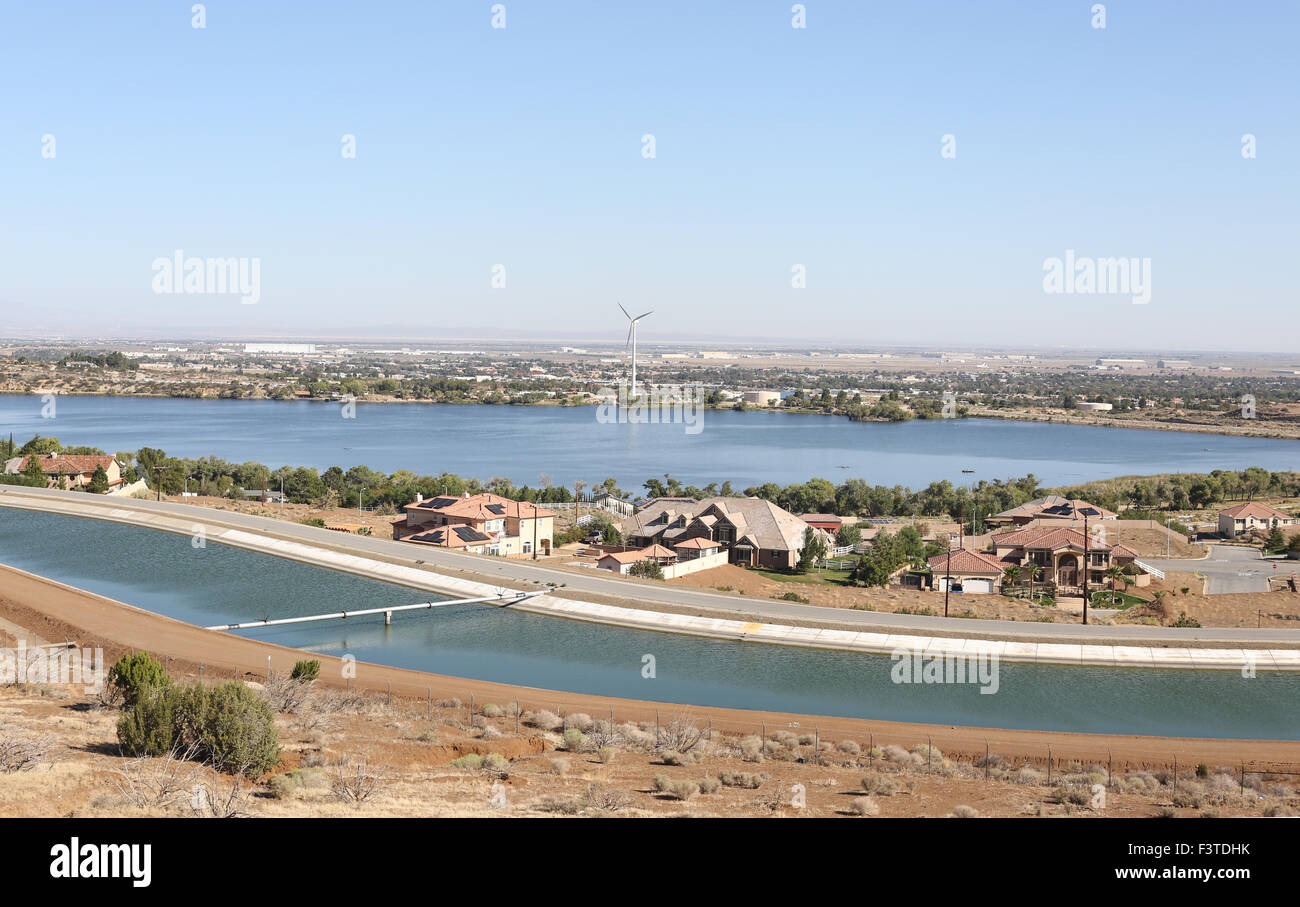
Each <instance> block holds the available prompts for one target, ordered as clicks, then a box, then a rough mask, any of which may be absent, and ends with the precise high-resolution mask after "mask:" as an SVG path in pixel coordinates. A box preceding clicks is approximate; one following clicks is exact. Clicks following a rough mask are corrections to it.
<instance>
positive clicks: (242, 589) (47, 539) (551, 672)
mask: <svg viewBox="0 0 1300 907" xmlns="http://www.w3.org/2000/svg"><path fill="white" fill-rule="evenodd" d="M0 563H5V564H8V565H10V566H14V567H18V568H20V569H23V570H27V571H29V572H32V573H37V574H40V575H42V576H47V577H50V578H52V579H55V580H58V581H60V582H64V583H69V584H71V585H74V586H78V587H81V588H84V589H89V590H90V591H92V592H97V593H99V594H101V595H106V596H109V597H111V598H115V599H118V600H120V601H125V602H129V603H131V604H133V605H137V606H139V607H142V608H147V609H149V610H151V611H155V612H158V613H160V614H165V615H168V616H169V617H174V618H177V619H180V620H184V621H188V622H190V623H194V624H200V625H203V626H211V625H216V624H223V623H234V622H237V621H246V620H257V619H260V618H263V617H290V616H295V615H305V614H318V613H324V612H329V611H340V610H352V609H360V608H376V607H380V606H382V605H398V604H413V603H417V602H421V601H428V600H429V599H430V596H429V594H428V593H426V592H421V591H418V590H414V589H407V588H405V587H402V586H395V585H392V584H389V583H383V582H379V581H376V580H369V579H364V578H361V577H357V576H352V575H350V574H346V573H338V572H335V571H331V570H326V569H323V568H319V567H313V566H310V565H307V564H300V563H297V562H294V561H287V560H283V559H281V558H276V557H272V556H270V555H264V554H258V553H255V552H250V551H245V550H243V549H240V548H232V547H229V546H226V545H222V544H219V543H216V542H212V541H210V540H209V541H208V543H207V546H206V547H205V548H202V549H196V548H194V547H193V546H192V545H191V543H190V538H189V537H188V536H183V535H177V534H173V533H168V532H162V531H159V530H154V529H143V528H139V527H135V526H127V525H123V524H118V523H110V522H104V521H100V520H93V519H86V518H81V517H69V516H62V515H56V514H46V513H39V512H32V511H23V510H15V509H11V508H3V507H0ZM245 635H247V636H250V637H255V638H258V639H264V640H268V641H271V642H276V643H279V644H281V645H287V646H296V647H300V648H304V649H310V650H312V651H316V652H322V653H327V654H332V655H343V654H349V653H350V654H352V655H354V656H356V658H357V659H358V660H360V661H369V662H374V663H378V664H386V665H395V666H398V667H404V668H415V669H418V670H424V671H433V672H437V673H442V674H451V675H457V676H464V677H468V678H475V679H480V680H487V681H498V682H502V683H512V684H523V685H527V686H533V687H541V688H546V689H556V690H565V691H571V692H580V693H595V694H602V695H609V696H620V697H630V698H637V699H648V700H656V701H661V702H675V703H691V704H696V705H714V706H727V707H733V708H750V709H760V708H761V709H772V710H777V711H790V712H802V713H808V714H822V715H843V716H850V717H858V718H874V719H888V720H893V721H920V722H927V723H937V724H965V725H976V726H987V727H1004V728H1037V729H1043V730H1055V731H1097V732H1114V733H1133V734H1157V735H1176V736H1186V735H1194V736H1207V737H1258V738H1270V739H1297V738H1300V676H1297V675H1295V674H1268V673H1261V674H1260V675H1259V676H1258V677H1256V678H1253V679H1245V678H1242V677H1241V675H1240V673H1239V672H1235V671H1173V670H1168V671H1166V670H1152V669H1129V670H1120V669H1113V668H1071V667H1061V666H1047V665H1043V666H1040V665H1024V664H1012V663H1003V664H1001V665H1000V676H999V684H1000V685H999V690H998V692H997V693H996V694H994V695H983V694H981V693H980V692H979V691H978V689H977V688H976V687H974V686H958V685H930V686H927V685H919V684H913V685H900V684H894V683H893V682H892V681H891V679H890V669H891V668H892V666H893V663H892V662H891V661H890V659H888V658H886V657H883V656H869V655H860V654H855V653H849V652H831V651H818V650H815V649H803V648H795V647H787V646H779V645H764V644H760V643H742V642H728V641H721V640H711V639H698V638H693V637H688V636H677V635H672V634H668V633H652V632H648V631H641V630H626V629H620V628H616V627H605V626H600V625H598V624H587V623H581V622H578V621H572V620H566V619H563V618H556V617H545V616H541V615H534V614H525V613H522V612H515V611H509V610H502V609H498V608H493V607H488V606H482V605H463V606H453V607H450V608H439V609H435V610H431V611H416V612H410V613H399V614H395V615H394V616H393V624H392V626H390V627H385V626H384V623H383V617H382V615H378V616H376V617H373V618H356V619H350V620H347V621H326V622H321V623H314V624H305V625H301V626H287V627H275V628H267V629H262V630H251V631H245ZM646 654H651V655H654V656H655V660H656V663H657V675H658V676H657V677H656V678H655V679H649V680H648V679H644V678H643V677H642V676H641V666H642V657H643V656H644V655H646ZM362 670H363V671H364V668H363V669H362Z"/></svg>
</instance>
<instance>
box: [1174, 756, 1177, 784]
mask: <svg viewBox="0 0 1300 907" xmlns="http://www.w3.org/2000/svg"><path fill="white" fill-rule="evenodd" d="M1174 790H1178V757H1177V756H1175V757H1174Z"/></svg>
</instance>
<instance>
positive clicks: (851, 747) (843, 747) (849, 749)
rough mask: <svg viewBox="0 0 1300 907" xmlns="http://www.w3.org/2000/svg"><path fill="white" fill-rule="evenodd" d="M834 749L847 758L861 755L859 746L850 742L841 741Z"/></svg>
mask: <svg viewBox="0 0 1300 907" xmlns="http://www.w3.org/2000/svg"><path fill="white" fill-rule="evenodd" d="M836 748H837V749H838V750H839V751H840V752H841V753H844V754H845V755H847V756H857V755H860V754H861V753H862V747H861V745H859V744H857V743H855V742H854V741H852V740H841V741H840V745H839V746H838V747H836Z"/></svg>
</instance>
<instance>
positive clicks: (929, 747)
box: [925, 737, 934, 775]
mask: <svg viewBox="0 0 1300 907" xmlns="http://www.w3.org/2000/svg"><path fill="white" fill-rule="evenodd" d="M933 752H934V744H933V743H931V742H930V738H929V737H926V738H925V773H926V774H927V775H928V774H930V755H931V754H932V753H933Z"/></svg>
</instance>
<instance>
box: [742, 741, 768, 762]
mask: <svg viewBox="0 0 1300 907" xmlns="http://www.w3.org/2000/svg"><path fill="white" fill-rule="evenodd" d="M740 757H741V758H742V759H744V760H745V761H746V762H762V761H763V741H762V740H761V739H760V738H759V737H757V736H749V737H746V738H745V739H743V740H741V741H740Z"/></svg>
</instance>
